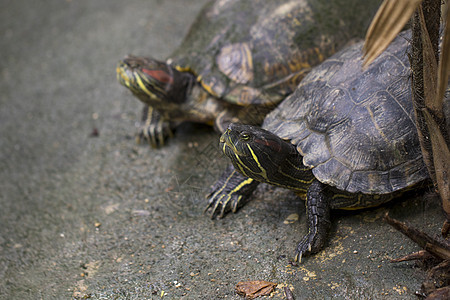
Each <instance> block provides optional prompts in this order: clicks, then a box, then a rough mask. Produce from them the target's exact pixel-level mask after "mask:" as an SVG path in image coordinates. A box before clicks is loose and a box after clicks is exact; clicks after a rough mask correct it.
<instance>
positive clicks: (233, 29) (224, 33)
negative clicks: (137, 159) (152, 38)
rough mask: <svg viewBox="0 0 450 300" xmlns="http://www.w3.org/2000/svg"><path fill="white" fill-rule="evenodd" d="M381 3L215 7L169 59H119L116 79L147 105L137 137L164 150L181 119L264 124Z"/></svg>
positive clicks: (251, 1)
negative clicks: (310, 71)
mask: <svg viewBox="0 0 450 300" xmlns="http://www.w3.org/2000/svg"><path fill="white" fill-rule="evenodd" d="M379 2H380V1H379V0H370V1H367V0H366V1H359V0H338V1H328V0H314V1H313V0H295V1H294V0H291V1H289V0H284V1H280V0H246V1H239V0H218V1H213V2H210V3H209V4H207V5H206V7H205V8H204V9H203V10H202V11H201V12H200V14H199V15H198V17H197V19H196V21H195V22H194V24H193V25H192V27H191V29H190V31H189V33H188V35H187V36H186V38H185V39H184V41H183V42H182V44H181V45H180V46H179V47H178V49H177V50H176V51H175V52H174V53H173V54H172V55H171V56H170V59H168V60H167V62H161V61H157V60H155V59H151V58H144V57H135V56H129V57H127V58H125V59H124V60H122V61H121V62H119V64H118V67H117V78H118V80H119V82H120V83H121V84H122V85H124V86H125V87H127V88H129V89H130V90H131V92H132V93H133V94H134V95H135V96H136V97H137V98H139V99H140V100H141V101H142V102H144V103H145V104H146V105H147V106H146V107H145V108H144V115H143V127H142V129H141V132H140V137H141V138H143V137H145V138H146V139H148V140H149V142H150V143H151V144H152V145H153V146H157V145H161V144H162V143H163V141H164V138H165V137H166V136H168V135H170V133H171V130H172V129H173V128H174V127H176V126H177V125H178V124H179V123H180V122H182V121H192V122H200V123H206V124H210V125H215V126H216V128H217V129H218V130H219V131H220V132H223V131H224V129H225V128H226V126H227V125H228V124H229V123H230V121H242V122H245V123H247V124H258V125H260V124H261V122H262V120H263V119H264V116H265V115H266V113H267V112H269V111H270V110H272V109H273V107H274V106H275V105H276V104H277V103H279V102H280V101H281V100H282V99H284V98H285V97H286V96H287V95H289V94H290V93H291V92H292V91H293V90H294V89H295V88H296V87H297V85H298V83H299V81H300V80H301V79H302V78H303V77H304V75H305V74H306V73H307V72H308V71H309V70H310V68H311V66H314V65H317V64H318V63H320V62H321V61H323V59H325V58H326V57H328V56H329V55H331V54H333V53H334V52H335V51H336V50H337V48H340V47H341V46H343V45H344V44H345V43H347V42H348V41H349V40H350V39H351V38H355V37H362V36H363V34H364V30H365V29H366V27H367V23H368V22H369V21H370V17H371V16H372V14H373V13H374V12H375V10H376V8H377V7H378V4H379ZM349 7H351V8H352V9H351V10H349ZM350 11H351V13H350Z"/></svg>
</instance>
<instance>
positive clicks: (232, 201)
mask: <svg viewBox="0 0 450 300" xmlns="http://www.w3.org/2000/svg"><path fill="white" fill-rule="evenodd" d="M207 197H208V198H209V203H208V205H207V206H206V208H205V212H207V211H208V210H209V209H210V208H212V209H211V214H210V218H211V219H214V218H215V217H216V216H217V217H218V218H219V219H222V218H223V217H224V216H225V214H226V213H227V212H229V211H232V212H233V213H235V212H236V211H237V208H238V205H239V201H240V200H241V199H242V195H236V194H233V193H230V194H227V193H224V192H223V191H222V190H219V191H217V192H212V193H210V194H209V195H208V196H207Z"/></svg>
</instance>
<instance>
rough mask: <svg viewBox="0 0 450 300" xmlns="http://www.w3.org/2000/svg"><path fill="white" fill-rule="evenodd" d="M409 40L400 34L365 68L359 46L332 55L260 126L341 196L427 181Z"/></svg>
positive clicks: (394, 189) (394, 188) (384, 190)
mask: <svg viewBox="0 0 450 300" xmlns="http://www.w3.org/2000/svg"><path fill="white" fill-rule="evenodd" d="M409 40H410V33H409V32H407V33H403V34H402V35H400V36H398V37H397V38H396V39H395V40H394V41H393V42H392V44H391V45H390V46H389V47H388V49H387V50H386V51H385V52H383V54H382V55H381V56H380V57H378V58H377V59H376V60H375V61H374V62H373V63H372V64H371V65H370V66H369V67H368V68H367V69H363V68H362V50H361V49H362V43H359V44H356V45H353V46H352V47H350V48H347V49H345V50H342V51H341V52H339V53H337V54H335V55H334V56H332V57H331V58H329V59H328V60H326V61H324V62H323V63H322V64H321V65H320V66H318V67H316V68H315V69H314V70H313V71H312V72H311V73H309V74H308V76H306V77H305V79H304V80H303V81H302V82H301V83H300V85H299V87H298V88H297V90H296V91H295V92H294V93H293V94H292V95H291V96H290V97H288V98H286V100H284V101H283V102H282V103H281V104H280V105H279V106H278V107H277V108H276V109H275V110H274V111H272V113H270V114H269V115H268V116H267V117H266V118H265V121H264V124H263V128H265V129H267V130H269V131H271V132H273V133H275V134H276V135H278V136H280V137H281V138H283V139H286V140H290V141H291V143H292V144H294V145H296V146H297V150H298V151H299V152H300V154H302V155H303V162H304V164H305V165H306V166H309V167H311V168H312V172H313V174H314V176H315V177H316V178H317V179H318V180H319V181H321V182H323V183H326V184H329V185H332V186H335V187H337V188H339V189H341V190H344V191H348V192H362V193H367V194H385V193H391V192H394V191H397V190H400V189H402V188H406V187H408V186H411V185H413V184H415V183H417V182H419V181H422V180H424V179H426V178H428V172H427V169H426V166H425V164H424V162H423V160H422V154H421V150H420V145H419V140H418V135H417V129H416V126H415V121H414V112H413V107H412V101H411V83H410V81H411V80H410V67H409V61H408V57H407V52H408V46H409V42H408V41H409ZM447 92H448V91H447ZM447 95H448V93H447ZM446 101H448V99H447V100H446ZM448 117H449V116H447V118H448Z"/></svg>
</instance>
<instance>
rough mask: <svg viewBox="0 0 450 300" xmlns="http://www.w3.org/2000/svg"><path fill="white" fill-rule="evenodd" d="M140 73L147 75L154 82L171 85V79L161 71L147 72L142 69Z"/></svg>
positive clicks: (147, 70)
mask: <svg viewBox="0 0 450 300" xmlns="http://www.w3.org/2000/svg"><path fill="white" fill-rule="evenodd" d="M142 72H144V73H145V74H147V75H148V76H150V77H152V78H154V79H155V80H157V81H159V82H163V83H169V84H172V83H173V78H172V76H170V75H169V74H167V72H164V71H163V70H149V69H142Z"/></svg>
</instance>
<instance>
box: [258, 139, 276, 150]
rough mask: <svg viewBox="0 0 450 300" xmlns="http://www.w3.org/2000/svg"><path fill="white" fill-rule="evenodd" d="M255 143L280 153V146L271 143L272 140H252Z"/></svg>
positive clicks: (273, 142) (274, 142)
mask: <svg viewBox="0 0 450 300" xmlns="http://www.w3.org/2000/svg"><path fill="white" fill-rule="evenodd" d="M253 141H254V142H255V143H258V144H261V145H264V146H267V147H270V149H272V150H273V151H275V152H280V151H281V145H280V144H279V143H277V142H276V141H272V140H261V139H254V140H253Z"/></svg>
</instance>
